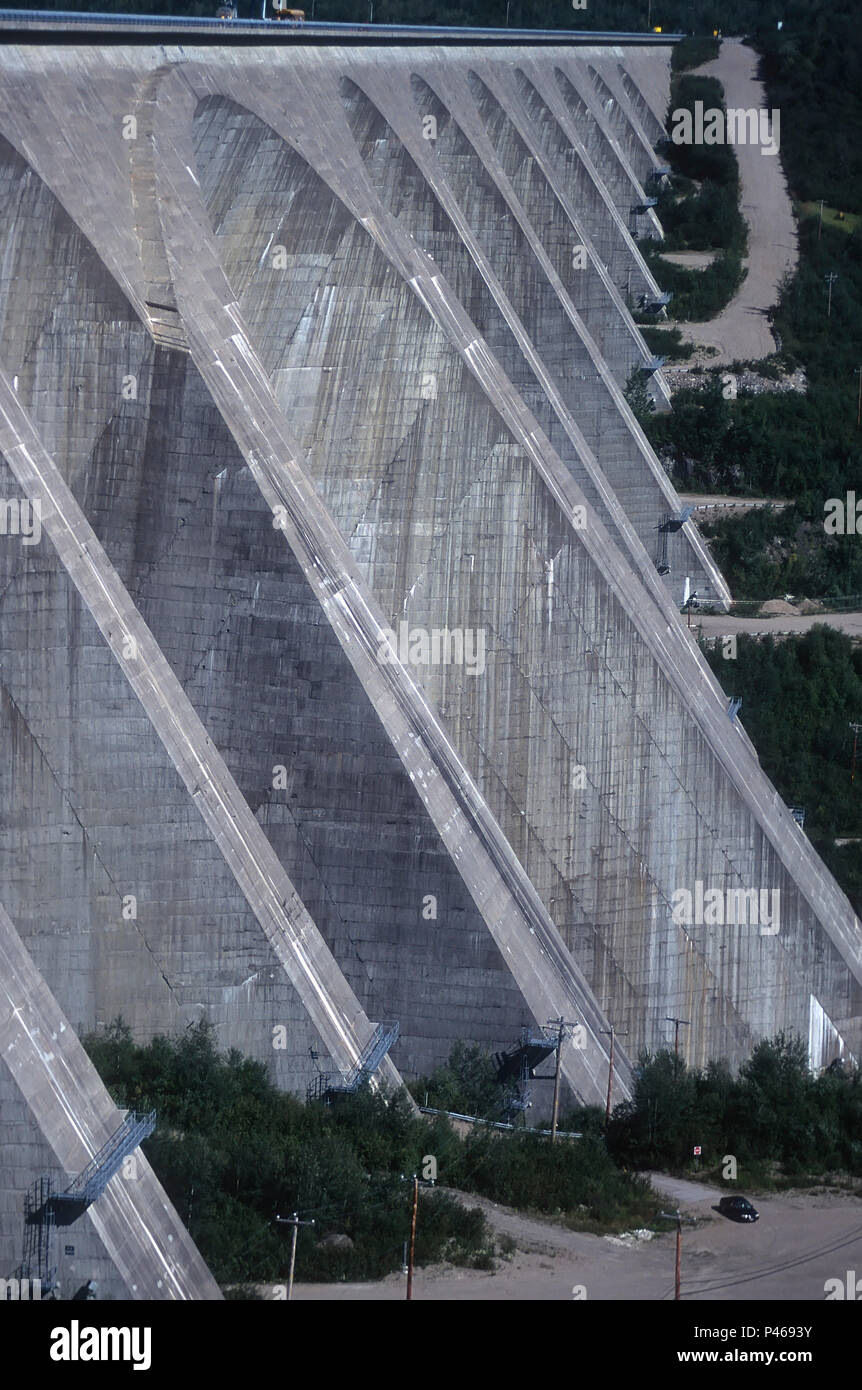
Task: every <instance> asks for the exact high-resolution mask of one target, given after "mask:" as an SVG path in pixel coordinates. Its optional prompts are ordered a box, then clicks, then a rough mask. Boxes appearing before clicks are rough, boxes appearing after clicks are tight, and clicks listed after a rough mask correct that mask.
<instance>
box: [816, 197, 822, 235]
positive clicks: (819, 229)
mask: <svg viewBox="0 0 862 1390" xmlns="http://www.w3.org/2000/svg"><path fill="white" fill-rule="evenodd" d="M822 235H823V199H822V198H821V199H820V221H819V222H818V223H817V240H818V241H819V240H820V238H821V236H822Z"/></svg>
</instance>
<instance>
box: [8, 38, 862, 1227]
mask: <svg viewBox="0 0 862 1390" xmlns="http://www.w3.org/2000/svg"><path fill="white" fill-rule="evenodd" d="M0 68H2V72H3V82H2V86H0V192H2V195H3V204H2V205H3V207H4V208H5V209H6V215H5V217H4V218H3V219H2V221H0V267H2V269H0V363H2V369H3V370H2V375H0V404H2V431H3V432H2V438H0V448H2V451H3V455H4V460H3V461H2V462H0V483H2V489H0V491H3V492H4V493H5V496H6V497H7V498H10V499H11V498H15V499H18V498H20V497H21V496H22V495H25V496H26V495H29V496H30V497H31V498H35V499H36V500H38V501H39V502H40V503H42V504H43V519H44V529H45V536H44V539H43V540H42V541H41V542H40V543H39V544H34V545H32V546H29V545H25V544H23V543H22V541H21V538H20V537H19V536H17V535H14V534H9V535H7V536H5V537H3V544H2V546H0V636H2V659H0V720H2V727H3V730H4V734H5V736H6V739H7V743H8V746H9V747H10V748H11V749H12V750H13V753H12V755H11V756H10V758H9V759H8V760H7V761H6V762H5V763H0V804H2V806H3V807H4V811H5V816H4V822H3V826H2V829H0V856H2V865H3V869H4V893H5V897H6V901H7V903H8V905H9V909H10V913H11V915H12V916H13V917H14V919H15V921H16V925H17V926H18V930H19V931H20V933H21V935H22V938H24V940H25V942H26V945H27V948H28V949H29V950H30V951H31V953H32V955H33V958H34V961H35V963H36V966H37V968H38V969H39V971H40V972H41V974H42V976H43V978H44V980H45V981H46V983H47V984H48V986H49V987H50V989H51V990H52V991H53V992H54V994H55V995H56V997H57V1000H58V1002H59V1004H60V1005H61V1007H63V1009H64V1012H65V1013H66V1015H67V1017H68V1018H69V1019H70V1021H71V1022H72V1024H73V1026H74V1027H75V1028H76V1029H89V1028H93V1027H98V1026H100V1025H104V1024H105V1023H106V1022H108V1021H109V1020H110V1019H111V1018H113V1017H114V1016H115V1015H116V1014H118V1013H122V1014H123V1015H124V1016H126V1017H127V1018H128V1019H129V1020H130V1022H131V1025H132V1027H133V1029H134V1033H135V1036H137V1037H148V1036H150V1035H151V1033H152V1032H153V1031H156V1030H157V1029H164V1030H167V1031H176V1030H177V1029H178V1028H182V1027H183V1026H185V1025H186V1024H187V1023H189V1022H191V1021H193V1020H195V1019H197V1018H200V1017H202V1016H206V1017H208V1018H210V1019H211V1020H212V1021H213V1022H214V1024H215V1025H216V1027H217V1029H218V1037H219V1041H220V1042H221V1044H222V1045H223V1046H238V1047H241V1048H242V1050H243V1051H245V1052H247V1053H249V1054H250V1055H253V1056H256V1057H258V1058H260V1059H261V1060H265V1061H266V1062H267V1063H268V1065H269V1067H270V1068H271V1072H272V1075H273V1076H274V1078H275V1079H276V1080H277V1081H278V1082H279V1084H281V1085H284V1086H287V1087H291V1088H293V1089H295V1090H297V1091H299V1092H300V1093H301V1092H302V1091H303V1090H304V1088H305V1085H306V1083H307V1082H308V1081H309V1080H310V1079H311V1078H312V1077H313V1075H314V1073H315V1067H316V1065H317V1063H316V1062H315V1054H317V1055H318V1056H319V1065H321V1066H323V1067H325V1068H327V1069H330V1070H337V1069H342V1070H343V1069H344V1068H345V1067H346V1066H347V1065H349V1063H350V1062H351V1061H352V1060H353V1059H354V1058H355V1056H356V1053H357V1050H358V1048H359V1047H360V1046H361V1044H362V1042H363V1041H364V1039H365V1038H366V1037H367V1036H368V1032H369V1029H370V1027H371V1025H372V1024H373V1023H374V1022H377V1021H378V1020H383V1019H389V1018H397V1019H399V1020H400V1022H401V1039H400V1040H399V1043H398V1045H397V1048H396V1050H395V1053H394V1055H393V1059H392V1062H391V1063H390V1064H389V1065H388V1066H387V1075H388V1079H389V1080H390V1081H392V1082H393V1083H394V1082H395V1081H396V1080H397V1076H398V1073H399V1072H407V1073H416V1072H419V1071H423V1070H427V1069H429V1068H430V1067H431V1066H433V1065H434V1064H436V1063H437V1062H439V1061H441V1060H443V1058H444V1057H445V1056H446V1054H447V1052H448V1050H449V1047H450V1045H451V1043H452V1041H453V1040H454V1039H455V1038H457V1037H464V1038H468V1039H470V1040H473V1041H477V1042H480V1043H482V1044H483V1045H485V1046H488V1047H490V1048H493V1049H496V1048H499V1047H502V1046H505V1045H507V1044H508V1043H510V1042H511V1041H512V1039H513V1036H514V1035H515V1034H516V1032H517V1030H518V1028H519V1027H520V1026H521V1024H523V1023H525V1022H527V1021H529V1020H533V1021H534V1022H539V1023H545V1021H546V1020H547V1019H548V1018H549V1017H551V1016H556V1015H557V1014H559V1013H563V1014H565V1016H566V1017H569V1018H573V1019H576V1020H578V1021H580V1022H582V1023H583V1025H584V1034H583V1042H584V1046H583V1047H581V1048H575V1047H574V1046H569V1047H568V1048H567V1049H566V1052H565V1054H564V1075H565V1077H566V1079H567V1082H568V1086H569V1088H570V1089H571V1090H573V1091H574V1092H575V1093H576V1094H579V1095H581V1096H583V1097H584V1098H586V1099H589V1100H594V1101H601V1100H602V1099H603V1095H604V1090H605V1086H606V1078H607V1064H608V1057H607V1040H606V1034H605V1033H604V1032H603V1030H604V1029H605V1028H607V1026H608V1020H609V1019H613V1021H614V1022H615V1024H616V1025H617V1026H618V1027H620V1028H626V1027H627V1028H628V1030H629V1036H628V1039H627V1043H626V1047H625V1048H624V1047H621V1046H619V1045H618V1048H617V1078H618V1086H617V1095H618V1096H619V1098H623V1097H624V1096H625V1095H626V1094H628V1090H629V1088H630V1084H631V1069H630V1053H629V1051H628V1050H627V1049H631V1052H632V1053H633V1052H634V1051H636V1049H637V1048H638V1047H639V1046H650V1047H655V1046H658V1045H661V1044H662V1043H664V1042H666V1041H667V1037H668V1033H667V1027H666V1024H665V1022H664V1020H665V1016H666V1015H667V1014H669V1013H678V1014H681V1015H682V1016H685V1017H691V1018H692V1019H693V1020H694V1023H693V1026H692V1028H691V1030H690V1036H687V1037H686V1039H685V1042H684V1046H685V1049H686V1056H687V1060H689V1061H690V1062H691V1063H693V1064H697V1063H701V1062H703V1061H705V1060H706V1058H707V1057H709V1056H715V1055H726V1056H728V1057H729V1058H730V1059H731V1060H738V1059H739V1058H741V1057H742V1056H744V1055H746V1054H747V1052H748V1051H749V1049H750V1047H751V1045H752V1043H753V1042H754V1041H755V1040H756V1039H757V1038H759V1037H760V1036H762V1035H763V1034H770V1033H773V1032H775V1031H776V1030H777V1029H778V1028H779V1027H783V1028H790V1027H792V1028H796V1029H798V1030H799V1031H801V1032H802V1033H803V1034H804V1035H805V1036H806V1037H808V1039H809V1046H810V1055H811V1058H812V1063H813V1064H814V1065H821V1064H823V1062H824V1061H828V1060H831V1057H832V1056H833V1055H835V1053H836V1052H837V1051H839V1050H841V1049H842V1048H843V1049H845V1050H850V1051H853V1052H858V1051H859V1049H860V1047H862V934H860V928H859V923H858V921H857V919H856V918H855V915H854V914H853V912H852V909H851V907H850V905H849V903H848V902H847V900H846V898H845V897H844V896H843V894H841V892H840V891H839V889H838V888H837V885H836V884H835V882H834V880H832V878H831V877H830V876H829V874H828V873H827V872H826V870H825V868H824V866H823V865H822V864H821V863H820V861H819V860H818V859H817V857H816V856H815V855H814V853H813V851H812V850H811V847H810V844H809V842H808V841H807V839H806V838H805V836H804V835H803V834H802V833H801V832H800V831H799V829H798V827H797V826H796V824H795V822H794V821H793V819H792V817H791V816H790V814H789V811H788V810H787V808H786V807H784V806H783V805H782V804H781V803H780V800H779V798H778V796H777V794H776V792H775V790H774V788H772V787H771V786H770V784H769V783H768V782H767V780H766V779H765V778H764V776H763V773H762V771H761V769H760V767H759V764H758V762H757V758H756V755H755V753H754V750H753V748H752V747H751V744H750V742H749V740H748V739H747V737H746V735H745V732H744V729H743V728H742V727H741V726H740V724H739V723H736V724H733V725H731V724H730V722H729V720H728V719H727V716H726V701H725V698H724V696H723V694H722V692H721V690H720V689H719V687H718V685H717V683H716V682H715V681H714V679H713V677H712V676H711V674H710V672H709V670H708V668H707V666H706V663H705V662H704V661H703V660H702V658H701V656H700V654H699V653H698V652H696V651H695V650H693V647H692V643H691V641H690V639H689V637H688V635H687V633H686V631H685V628H684V627H683V626H682V624H681V623H680V620H679V614H678V605H679V602H680V600H681V597H682V595H683V593H684V591H685V586H686V582H688V583H689V584H693V586H694V587H695V588H698V590H699V592H702V593H703V594H704V595H705V596H711V597H712V598H713V600H714V601H715V602H716V604H718V605H719V606H721V605H722V604H725V603H726V602H727V599H728V594H727V589H726V585H725V584H724V581H723V579H722V577H721V575H720V574H719V573H718V571H717V570H716V569H715V566H714V565H713V563H712V561H711V560H710V558H709V555H708V551H707V550H706V547H705V546H704V545H703V542H702V541H701V539H700V537H699V536H698V534H697V530H696V527H694V526H692V525H691V524H686V525H685V526H683V527H681V528H679V529H677V530H676V531H673V532H669V533H668V532H664V531H661V530H660V528H661V527H662V526H663V525H664V523H665V521H666V519H667V518H668V516H673V515H675V514H676V513H678V511H679V508H680V505H681V503H680V499H679V498H678V497H677V495H676V494H675V492H674V491H673V489H672V487H671V486H670V484H669V482H668V480H667V478H666V477H665V475H664V474H663V472H662V470H661V467H660V465H659V463H658V460H657V459H656V458H655V456H654V455H653V454H652V451H651V450H650V448H649V445H648V443H647V442H646V440H645V439H644V437H643V435H642V433H641V432H640V431H639V429H638V427H637V425H636V424H635V422H634V421H633V419H632V417H631V412H630V411H629V410H628V407H627V405H626V402H625V400H624V397H623V394H622V388H623V386H624V384H625V379H626V377H627V374H628V373H629V371H630V370H631V367H632V366H633V365H635V366H637V365H638V363H639V362H642V363H645V362H646V360H647V358H648V353H647V352H646V349H645V347H644V345H643V343H642V340H641V339H640V335H639V333H638V331H637V329H636V328H635V326H634V325H633V324H632V322H631V319H630V316H629V315H628V314H627V312H626V310H625V305H624V294H625V291H626V288H627V284H626V282H627V281H631V283H632V284H634V285H637V284H639V283H642V284H646V285H647V287H648V288H649V287H650V283H649V278H648V275H647V272H646V270H645V267H644V265H643V262H642V260H641V258H640V257H639V256H638V254H637V251H636V248H635V246H634V241H633V236H632V233H633V232H638V231H642V230H643V228H642V227H639V225H638V222H639V219H642V216H643V215H641V214H637V213H634V212H633V210H632V209H633V207H635V206H636V205H637V203H638V199H642V197H643V194H644V183H645V181H647V180H648V179H649V175H650V172H651V169H652V168H654V167H655V157H654V155H653V154H652V144H653V142H654V139H655V137H656V134H657V131H658V117H657V115H656V112H659V111H661V110H662V108H663V102H666V96H667V88H668V51H667V50H666V49H661V48H655V49H650V50H649V51H644V50H637V52H636V53H633V54H631V55H629V54H628V53H627V52H626V51H625V50H623V49H619V48H616V47H614V46H609V47H602V46H599V45H597V46H596V47H595V48H584V49H578V50H577V51H575V50H573V49H565V48H564V49H554V48H543V49H542V51H541V54H540V53H539V52H538V51H534V50H530V51H529V52H528V53H525V54H524V56H523V61H520V60H518V61H517V63H516V62H515V61H513V58H512V52H511V50H509V49H505V50H500V51H499V52H496V51H495V50H494V49H493V48H483V49H482V50H481V51H479V50H477V51H471V50H470V49H465V48H463V47H461V48H459V49H458V52H457V55H455V54H446V53H445V52H443V51H441V50H439V49H431V48H428V49H423V48H415V49H412V50H410V51H409V52H408V51H405V52H401V51H400V50H399V51H398V52H397V53H395V54H393V53H392V52H390V51H388V50H379V51H376V50H374V49H373V48H362V49H351V48H349V47H344V48H340V47H331V48H328V49H326V50H325V51H324V50H322V49H316V48H315V47H314V46H310V45H309V46H303V47H302V48H297V49H296V50H292V51H291V61H290V63H289V64H285V62H284V59H283V54H281V53H279V52H277V51H275V50H268V49H265V48H261V49H255V48H249V49H239V48H231V47H230V45H225V46H224V47H223V48H219V49H199V50H196V49H194V48H193V47H191V46H189V45H187V44H183V45H182V46H181V47H179V46H177V47H171V46H165V45H160V46H158V47H156V46H147V45H146V44H141V45H138V46H122V45H118V46H115V47H110V48H108V47H106V48H103V49H100V48H83V47H82V48H79V49H63V48H60V47H56V48H55V47H51V46H41V47H33V48H28V47H27V46H26V45H24V44H20V45H18V46H15V45H11V46H7V47H5V48H4V49H3V50H2V52H0ZM82 94H84V95H83V98H82ZM431 117H433V119H434V121H435V122H436V130H435V133H434V135H433V138H428V137H426V133H425V131H426V129H427V127H426V124H425V123H426V121H427V120H428V118H431ZM130 132H131V133H130ZM127 137H128V138H127ZM649 225H650V226H653V224H652V222H650V223H649ZM653 231H654V232H655V234H656V235H659V234H660V228H658V227H657V226H653ZM580 247H582V248H583V250H584V253H585V260H584V267H583V269H580V268H578V266H579V264H580V259H581V258H580V253H579V254H578V256H574V255H573V251H574V250H575V249H577V248H580ZM130 382H132V383H133V384H134V389H133V390H130V388H129V383H130ZM653 389H654V390H655V392H656V395H657V398H660V399H666V390H665V388H664V386H663V383H662V382H661V381H660V380H659V379H657V380H656V381H655V383H654V387H653ZM663 556H664V557H666V559H667V564H668V568H669V574H667V575H664V576H660V575H659V573H658V572H657V563H658V561H659V559H660V558H661V557H663ZM401 621H406V622H407V623H408V624H409V625H410V626H411V627H416V628H420V629H423V630H425V631H433V630H435V629H437V630H439V629H440V628H442V627H444V626H446V627H447V628H449V629H456V630H465V631H472V632H474V633H480V632H481V633H482V634H483V637H484V638H485V639H487V640H486V648H485V651H484V660H483V665H482V670H481V671H479V670H478V669H476V670H475V671H469V670H466V669H465V666H464V664H461V665H458V664H447V663H442V662H435V661H434V660H433V659H432V658H428V659H425V658H423V659H421V660H417V661H413V660H411V659H410V658H409V657H407V656H406V655H404V654H403V653H402V654H401V656H400V658H399V659H397V660H391V659H389V656H390V653H389V652H388V650H387V649H386V646H385V642H384V640H383V639H384V634H385V632H386V630H387V628H390V627H396V626H397V625H398V623H400V622H401ZM131 638H134V643H133V644H132V650H133V652H134V655H132V656H130V655H129V654H128V649H129V645H130V640H129V639H131ZM695 881H705V882H707V883H708V884H711V885H716V886H720V887H721V888H722V889H724V888H741V889H743V890H745V889H748V888H752V889H754V888H763V889H764V890H772V891H777V892H779V894H780V896H781V903H782V909H781V927H780V931H779V932H778V933H777V934H774V935H772V934H761V933H760V932H758V930H757V928H756V926H755V927H754V928H752V926H751V925H745V924H739V925H735V924H730V925H728V926H714V925H712V924H706V923H691V924H683V923H679V922H676V921H674V920H673V919H672V914H671V903H672V899H673V895H674V893H675V892H676V891H677V890H678V889H679V888H680V887H683V886H687V885H693V884H694V882H695ZM130 899H131V904H130ZM396 1069H397V1070H396ZM0 1086H2V1077H0ZM35 1161H36V1160H35V1159H34V1164H35ZM19 1176H20V1175H19ZM15 1181H16V1182H17V1181H18V1179H17V1178H16V1179H15ZM17 1191H18V1194H19V1197H20V1195H21V1193H22V1192H23V1185H21V1186H19V1187H18V1188H17ZM3 1235H4V1238H5V1232H4V1233H3ZM9 1248H11V1247H9ZM3 1249H4V1250H5V1249H7V1247H5V1246H4V1247H3Z"/></svg>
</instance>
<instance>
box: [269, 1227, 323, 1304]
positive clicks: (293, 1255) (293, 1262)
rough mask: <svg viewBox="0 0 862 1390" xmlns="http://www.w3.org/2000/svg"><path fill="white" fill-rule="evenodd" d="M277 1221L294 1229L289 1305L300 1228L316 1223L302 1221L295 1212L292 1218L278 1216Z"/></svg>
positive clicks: (291, 1241) (291, 1242)
mask: <svg viewBox="0 0 862 1390" xmlns="http://www.w3.org/2000/svg"><path fill="white" fill-rule="evenodd" d="M275 1219H276V1221H277V1223H278V1224H279V1225H280V1226H292V1227H293V1230H292V1232H291V1236H290V1273H289V1274H288V1276H287V1301H288V1303H289V1302H290V1300H291V1299H292V1298H293V1268H294V1265H295V1264H296V1237H297V1235H298V1233H299V1228H300V1226H313V1225H314V1222H313V1221H300V1219H299V1214H298V1212H294V1213H293V1215H292V1216H277V1217H276V1218H275Z"/></svg>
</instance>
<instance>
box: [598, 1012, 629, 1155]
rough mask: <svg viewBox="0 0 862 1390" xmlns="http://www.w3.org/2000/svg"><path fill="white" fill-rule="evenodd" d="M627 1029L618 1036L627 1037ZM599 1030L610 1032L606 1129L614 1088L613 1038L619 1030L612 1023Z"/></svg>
mask: <svg viewBox="0 0 862 1390" xmlns="http://www.w3.org/2000/svg"><path fill="white" fill-rule="evenodd" d="M628 1031H629V1030H628V1028H626V1029H625V1031H624V1032H623V1033H620V1037H621V1038H625V1037H627V1036H628ZM601 1032H603V1033H610V1035H611V1055H610V1058H609V1059H608V1099H607V1104H606V1105H605V1128H606V1129H607V1127H608V1124H609V1123H610V1118H611V1097H612V1095H613V1089H614V1039H615V1038H616V1035H617V1033H618V1032H619V1030H618V1029H617V1028H616V1027H615V1025H614V1024H613V1023H612V1024H611V1026H610V1028H602V1029H601Z"/></svg>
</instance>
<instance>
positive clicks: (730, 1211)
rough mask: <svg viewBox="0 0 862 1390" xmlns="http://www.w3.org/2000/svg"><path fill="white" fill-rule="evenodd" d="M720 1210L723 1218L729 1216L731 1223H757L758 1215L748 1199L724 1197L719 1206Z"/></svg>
mask: <svg viewBox="0 0 862 1390" xmlns="http://www.w3.org/2000/svg"><path fill="white" fill-rule="evenodd" d="M718 1209H719V1211H720V1212H721V1214H722V1216H729V1217H730V1219H731V1221H756V1220H757V1218H758V1213H757V1209H756V1207H753V1206H752V1205H751V1203H750V1202H749V1200H748V1198H747V1197H722V1199H721V1201H720V1202H719V1204H718Z"/></svg>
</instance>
